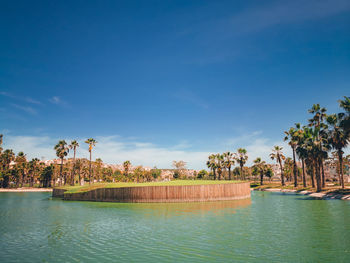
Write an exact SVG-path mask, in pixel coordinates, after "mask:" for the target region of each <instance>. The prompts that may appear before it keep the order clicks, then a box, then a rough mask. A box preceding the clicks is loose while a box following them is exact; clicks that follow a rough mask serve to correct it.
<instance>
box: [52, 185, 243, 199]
mask: <svg viewBox="0 0 350 263" xmlns="http://www.w3.org/2000/svg"><path fill="white" fill-rule="evenodd" d="M55 194H56V193H55V191H54V193H53V196H55ZM57 194H58V192H57ZM59 194H61V193H59ZM245 198H250V184H249V183H232V184H209V185H184V186H142V187H123V188H100V189H95V190H91V191H89V192H84V193H73V194H68V193H65V194H64V200H76V201H102V202H125V203H129V202H132V203H154V202H158V203H159V202H205V201H219V200H237V199H245Z"/></svg>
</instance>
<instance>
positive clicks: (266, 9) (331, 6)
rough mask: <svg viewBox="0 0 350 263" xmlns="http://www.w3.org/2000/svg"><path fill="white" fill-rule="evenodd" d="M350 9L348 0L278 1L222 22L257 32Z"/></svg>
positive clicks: (234, 27)
mask: <svg viewBox="0 0 350 263" xmlns="http://www.w3.org/2000/svg"><path fill="white" fill-rule="evenodd" d="M349 10H350V1H348V0H309V1H301V0H296V1H288V2H287V1H277V2H275V3H273V4H271V5H263V7H260V8H252V9H248V10H245V11H242V12H241V13H239V14H237V15H234V16H232V17H231V18H229V19H227V20H226V21H222V23H225V24H226V26H229V28H231V29H234V32H236V33H237V32H241V33H242V32H255V31H258V30H262V29H265V28H268V27H271V26H276V25H283V24H291V23H299V22H304V21H307V20H314V19H321V18H324V17H328V16H332V15H336V14H338V13H341V12H346V11H349ZM229 31H230V30H229Z"/></svg>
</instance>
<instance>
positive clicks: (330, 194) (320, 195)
mask: <svg viewBox="0 0 350 263" xmlns="http://www.w3.org/2000/svg"><path fill="white" fill-rule="evenodd" d="M251 189H252V190H253V191H265V192H279V193H293V194H299V195H308V196H310V197H315V198H320V199H323V200H331V199H338V200H344V201H350V194H339V193H333V192H326V193H324V192H323V193H322V192H320V193H317V192H313V191H307V190H303V191H299V190H292V189H281V188H265V189H260V188H251Z"/></svg>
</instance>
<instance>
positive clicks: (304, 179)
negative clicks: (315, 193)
mask: <svg viewBox="0 0 350 263" xmlns="http://www.w3.org/2000/svg"><path fill="white" fill-rule="evenodd" d="M301 165H302V168H303V186H304V187H306V178H305V164H304V159H301Z"/></svg>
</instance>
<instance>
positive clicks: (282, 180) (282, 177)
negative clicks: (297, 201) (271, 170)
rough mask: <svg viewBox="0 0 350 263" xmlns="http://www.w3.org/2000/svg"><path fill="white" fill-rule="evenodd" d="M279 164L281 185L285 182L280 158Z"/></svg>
mask: <svg viewBox="0 0 350 263" xmlns="http://www.w3.org/2000/svg"><path fill="white" fill-rule="evenodd" d="M279 164H280V169H281V183H282V185H285V183H284V174H283V167H282V162H281V160H279Z"/></svg>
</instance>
